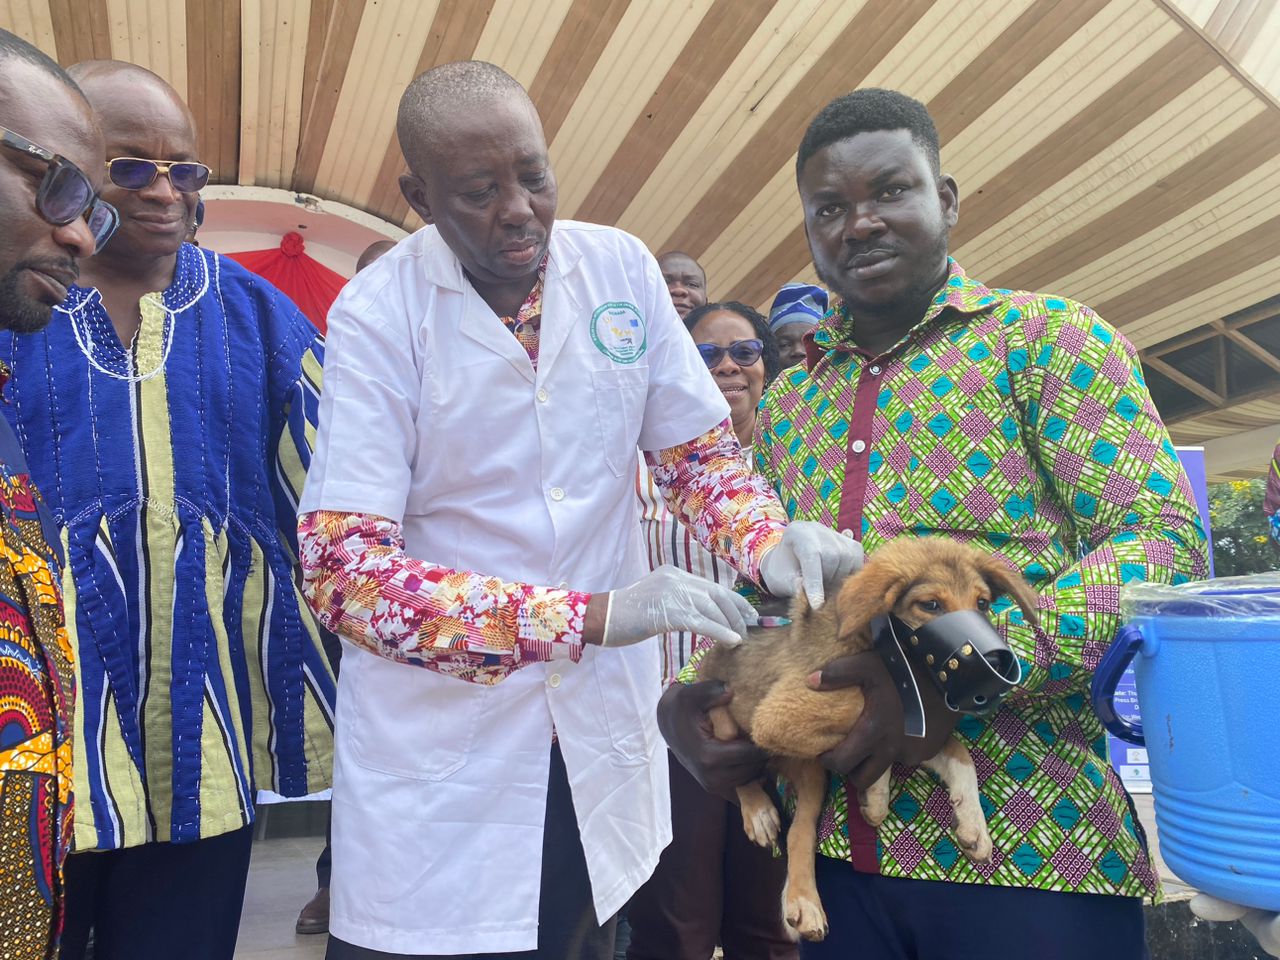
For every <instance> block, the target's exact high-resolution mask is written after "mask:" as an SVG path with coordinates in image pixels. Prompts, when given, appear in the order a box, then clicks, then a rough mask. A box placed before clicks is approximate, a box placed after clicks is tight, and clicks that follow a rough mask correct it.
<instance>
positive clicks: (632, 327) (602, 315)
mask: <svg viewBox="0 0 1280 960" xmlns="http://www.w3.org/2000/svg"><path fill="white" fill-rule="evenodd" d="M591 339H592V341H593V342H594V343H595V345H596V349H597V350H599V351H600V352H601V353H603V354H604V355H605V356H606V357H608V358H609V359H610V360H614V361H616V362H618V363H635V362H636V361H637V360H639V359H640V358H641V357H642V356H644V352H645V350H646V349H648V346H649V343H648V339H647V333H646V330H645V325H644V317H642V316H640V311H639V310H637V309H636V306H635V304H633V303H627V302H626V301H625V300H611V301H609V302H608V303H602V304H601V305H600V306H598V307H596V312H595V313H593V314H592V315H591Z"/></svg>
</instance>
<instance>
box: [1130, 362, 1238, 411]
mask: <svg viewBox="0 0 1280 960" xmlns="http://www.w3.org/2000/svg"><path fill="white" fill-rule="evenodd" d="M1142 362H1143V363H1145V364H1146V365H1147V366H1149V367H1150V368H1151V369H1152V370H1155V371H1157V372H1158V373H1160V374H1162V375H1163V376H1165V377H1168V378H1169V379H1170V380H1172V381H1173V382H1174V383H1176V384H1177V385H1178V386H1180V387H1182V388H1183V389H1184V390H1189V391H1191V392H1192V393H1194V394H1195V395H1196V396H1197V397H1199V398H1200V399H1202V400H1206V401H1208V402H1209V403H1211V404H1213V405H1214V406H1215V407H1221V406H1223V405H1224V404H1225V403H1226V402H1227V401H1226V397H1223V396H1222V395H1221V394H1219V393H1217V391H1214V390H1210V389H1209V388H1208V387H1206V386H1205V385H1204V384H1203V383H1197V382H1196V381H1195V380H1192V379H1191V378H1190V377H1188V376H1187V375H1186V374H1185V373H1183V372H1182V371H1181V370H1179V369H1178V368H1177V367H1175V366H1172V365H1171V364H1168V363H1165V362H1164V361H1163V360H1161V359H1160V358H1159V357H1146V358H1144V359H1143V361H1142Z"/></svg>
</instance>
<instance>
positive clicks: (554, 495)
mask: <svg viewBox="0 0 1280 960" xmlns="http://www.w3.org/2000/svg"><path fill="white" fill-rule="evenodd" d="M551 499H552V500H555V501H560V500H563V499H564V491H563V490H561V489H560V488H559V487H552V488H551Z"/></svg>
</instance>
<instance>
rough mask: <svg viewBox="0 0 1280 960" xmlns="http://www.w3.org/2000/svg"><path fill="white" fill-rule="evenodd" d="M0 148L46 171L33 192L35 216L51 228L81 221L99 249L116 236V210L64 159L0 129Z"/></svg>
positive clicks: (81, 172)
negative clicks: (30, 159) (37, 162)
mask: <svg viewBox="0 0 1280 960" xmlns="http://www.w3.org/2000/svg"><path fill="white" fill-rule="evenodd" d="M0 144H2V145H4V146H6V147H8V148H9V149H10V150H17V151H18V152H20V153H25V154H26V155H27V156H30V157H35V158H36V159H37V160H43V161H44V163H45V166H47V167H48V169H47V170H46V171H45V174H44V179H42V180H41V181H40V187H39V189H37V190H36V213H38V214H40V216H41V217H42V218H43V219H44V220H45V222H46V223H51V224H53V225H54V226H55V227H61V226H65V225H66V224H68V223H70V222H71V221H72V220H75V219H76V218H77V217H84V218H85V221H86V222H87V223H88V224H89V232H90V233H92V234H93V241H94V244H95V246H97V247H98V248H99V249H101V247H102V246H103V244H105V243H106V242H107V241H108V240H110V239H111V235H112V234H113V233H115V232H116V227H118V226H119V225H120V215H119V214H118V213H117V212H116V208H115V207H113V206H112V205H111V204H109V203H107V202H106V201H105V200H103V199H101V198H99V196H98V194H97V193H96V192H95V191H94V189H93V184H91V183H90V182H89V178H88V177H86V176H85V174H84V171H83V170H81V169H80V168H79V167H77V166H76V165H75V164H74V163H72V162H71V161H70V160H68V159H67V158H66V157H63V156H59V155H58V154H56V153H53V152H52V151H51V150H46V149H45V148H44V147H41V146H37V145H36V144H34V143H32V142H31V141H30V140H28V139H27V138H26V137H23V136H19V135H18V134H16V133H14V132H13V131H12V130H6V129H5V128H4V127H0Z"/></svg>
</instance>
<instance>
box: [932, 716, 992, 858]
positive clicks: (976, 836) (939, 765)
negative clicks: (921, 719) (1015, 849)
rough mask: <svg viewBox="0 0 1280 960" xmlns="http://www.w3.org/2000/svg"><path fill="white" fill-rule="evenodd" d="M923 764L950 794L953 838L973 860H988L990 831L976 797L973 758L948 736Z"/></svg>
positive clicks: (976, 778) (962, 745) (959, 743)
mask: <svg viewBox="0 0 1280 960" xmlns="http://www.w3.org/2000/svg"><path fill="white" fill-rule="evenodd" d="M923 766H924V767H925V768H926V769H928V770H932V771H933V772H934V773H936V774H937V775H938V779H940V780H941V781H942V783H943V785H944V786H945V787H946V788H947V792H948V793H949V794H950V795H951V808H952V809H953V810H954V811H955V812H956V839H957V840H959V841H960V849H961V850H963V851H964V855H965V856H966V857H968V858H969V859H970V860H972V861H973V862H974V863H987V862H989V861H990V860H991V833H990V832H989V831H988V830H987V820H986V818H985V817H984V816H983V815H982V804H981V802H980V801H979V799H978V771H977V769H976V768H975V767H974V765H973V757H972V756H970V755H969V751H968V750H967V749H966V748H965V746H964V744H962V743H961V742H960V741H959V740H957V739H955V737H951V738H949V739H948V740H947V742H946V743H945V744H943V745H942V749H941V750H940V751H938V755H937V756H936V757H933V758H932V759H930V760H926V761H925V762H924V764H923Z"/></svg>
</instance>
